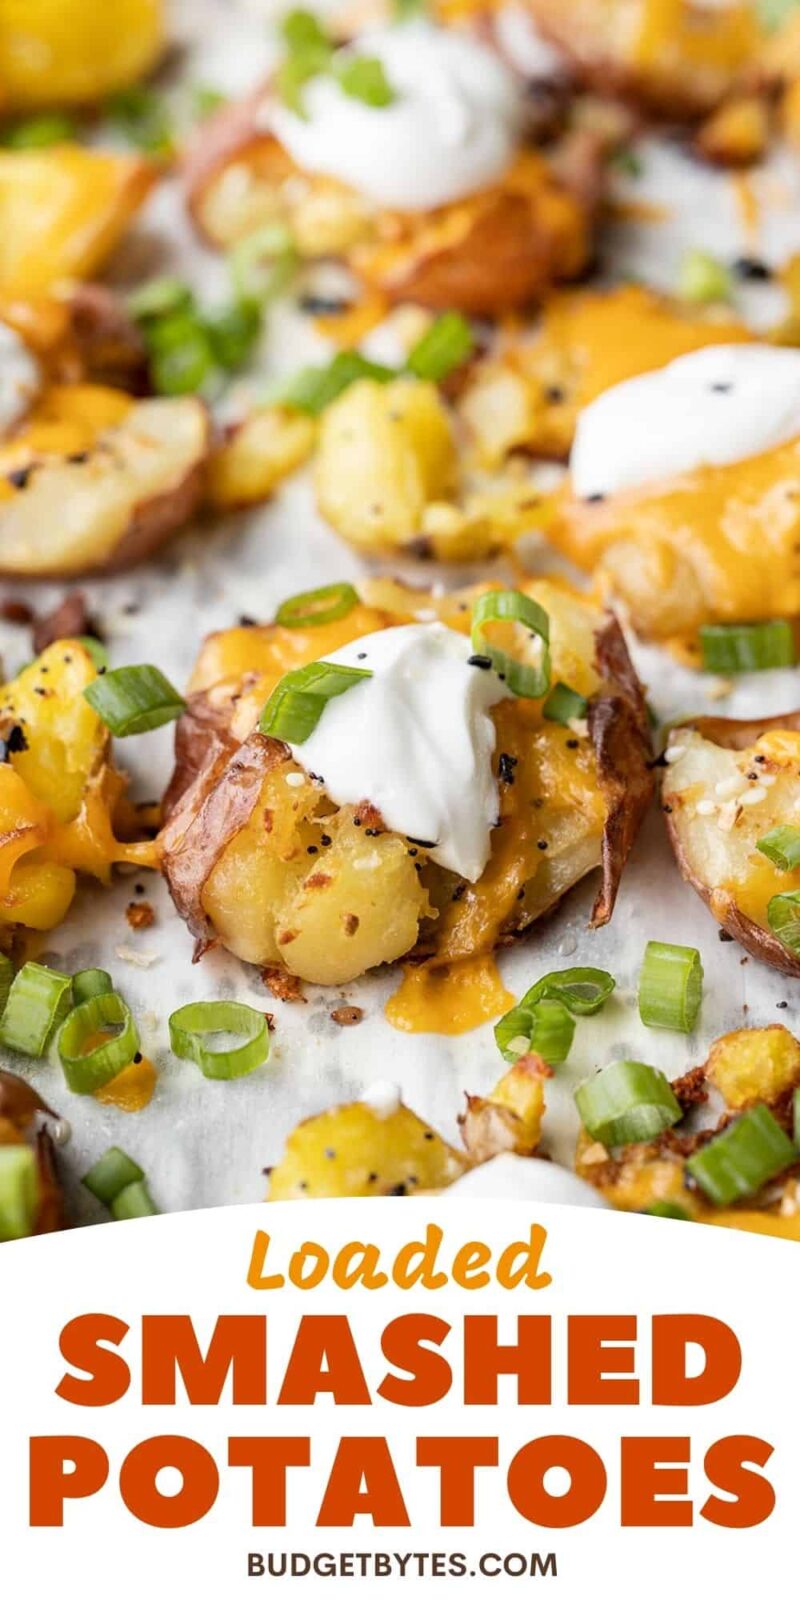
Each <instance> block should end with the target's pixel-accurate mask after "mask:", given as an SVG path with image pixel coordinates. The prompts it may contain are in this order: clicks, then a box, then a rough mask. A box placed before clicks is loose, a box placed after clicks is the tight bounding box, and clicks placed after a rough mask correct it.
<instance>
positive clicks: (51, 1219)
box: [0, 1071, 64, 1234]
mask: <svg viewBox="0 0 800 1600" xmlns="http://www.w3.org/2000/svg"><path fill="white" fill-rule="evenodd" d="M37 1115H38V1116H41V1117H42V1118H46V1117H55V1112H53V1111H51V1109H50V1107H49V1106H48V1105H47V1104H46V1102H45V1101H44V1100H42V1098H41V1096H40V1095H38V1094H37V1093H36V1090H35V1089H32V1088H31V1086H30V1084H28V1083H26V1082H25V1080H24V1078H18V1077H17V1076H16V1075H15V1074H14V1073H13V1072H2V1071H0V1144H3V1143H7V1142H9V1141H8V1140H7V1139H6V1140H4V1139H3V1126H2V1125H3V1123H4V1122H5V1123H6V1124H8V1125H10V1127H11V1128H12V1129H13V1130H14V1132H15V1133H16V1134H19V1135H22V1136H27V1137H28V1139H29V1142H31V1143H32V1144H33V1148H34V1151H35V1153H36V1160H37V1165H38V1168H39V1212H38V1216H37V1218H36V1227H35V1230H34V1231H35V1232H36V1233H37V1234H40V1233H56V1232H58V1230H59V1229H60V1228H63V1227H64V1201H63V1195H62V1192H61V1185H60V1183H59V1180H58V1173H57V1170H56V1154H55V1146H54V1144H53V1141H52V1139H51V1137H50V1134H49V1133H48V1131H47V1128H46V1127H44V1126H42V1127H40V1128H38V1129H37V1130H36V1131H35V1132H33V1137H32V1139H31V1133H32V1124H33V1122H34V1120H35V1118H36V1117H37ZM14 1142H16V1141H14Z"/></svg>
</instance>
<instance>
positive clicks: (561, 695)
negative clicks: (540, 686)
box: [542, 683, 589, 728]
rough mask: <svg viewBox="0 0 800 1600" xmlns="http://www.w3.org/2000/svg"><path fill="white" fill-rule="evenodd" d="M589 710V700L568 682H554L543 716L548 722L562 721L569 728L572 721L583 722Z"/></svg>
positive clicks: (544, 706) (543, 709)
mask: <svg viewBox="0 0 800 1600" xmlns="http://www.w3.org/2000/svg"><path fill="white" fill-rule="evenodd" d="M588 710H589V702H588V700H586V699H584V696H583V695H582V694H578V693H577V692H576V690H575V689H570V688H569V686H568V685H567V684H566V683H554V684H553V687H552V689H551V690H550V693H549V695H548V696H547V699H546V700H545V703H544V705H543V706H542V716H543V717H545V718H546V719H547V721H548V722H560V723H561V725H562V727H564V728H568V727H569V724H570V723H571V722H582V721H583V720H584V718H585V716H586V714H587V712H588Z"/></svg>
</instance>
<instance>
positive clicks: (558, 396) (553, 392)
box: [544, 383, 566, 406]
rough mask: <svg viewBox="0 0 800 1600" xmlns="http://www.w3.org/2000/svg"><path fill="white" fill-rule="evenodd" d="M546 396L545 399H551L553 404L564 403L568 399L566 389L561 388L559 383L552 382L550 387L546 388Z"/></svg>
mask: <svg viewBox="0 0 800 1600" xmlns="http://www.w3.org/2000/svg"><path fill="white" fill-rule="evenodd" d="M544 397H545V400H547V401H549V403H550V405H551V406H560V405H563V404H564V401H565V400H566V395H565V393H564V390H563V389H562V388H560V386H559V385H558V384H557V383H551V384H550V387H549V388H547V389H545V391H544Z"/></svg>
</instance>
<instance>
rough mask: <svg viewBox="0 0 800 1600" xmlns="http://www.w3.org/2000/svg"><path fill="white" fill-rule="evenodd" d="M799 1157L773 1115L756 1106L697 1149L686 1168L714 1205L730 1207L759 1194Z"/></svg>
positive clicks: (763, 1107) (766, 1109)
mask: <svg viewBox="0 0 800 1600" xmlns="http://www.w3.org/2000/svg"><path fill="white" fill-rule="evenodd" d="M797 1158H798V1157H797V1150H796V1148H795V1146H794V1145H793V1144H792V1141H791V1139H790V1138H789V1137H788V1135H787V1134H785V1133H784V1131H783V1128H782V1127H781V1125H780V1123H779V1122H777V1121H776V1119H775V1117H774V1116H773V1115H772V1112H771V1111H770V1110H769V1109H768V1108H767V1106H764V1105H757V1106H753V1107H752V1108H751V1109H750V1110H749V1111H745V1112H744V1113H743V1115H742V1116H741V1117H737V1119H736V1121H735V1122H732V1123H731V1124H730V1126H729V1127H727V1128H725V1129H724V1130H723V1132H722V1133H719V1134H717V1136H716V1138H715V1139H712V1140H711V1141H710V1143H709V1144H706V1145H703V1147H702V1149H700V1150H696V1151H695V1153H694V1155H693V1156H690V1157H689V1159H688V1161H687V1163H686V1167H687V1171H688V1172H689V1173H691V1176H692V1177H693V1178H694V1180H695V1182H696V1183H697V1184H698V1185H699V1187H700V1188H701V1189H702V1191H703V1193H704V1194H705V1195H707V1196H708V1198H709V1200H711V1201H712V1202H713V1204H714V1205H715V1206H729V1205H733V1203H734V1202H735V1201H736V1200H746V1199H747V1198H748V1197H749V1196H750V1195H754V1194H757V1193H758V1190H759V1189H761V1188H763V1186H764V1184H765V1183H768V1182H769V1180H770V1179H771V1178H775V1177H777V1175H778V1173H779V1172H783V1170H784V1168H786V1167H789V1166H791V1165H792V1163H793V1162H794V1161H796V1160H797Z"/></svg>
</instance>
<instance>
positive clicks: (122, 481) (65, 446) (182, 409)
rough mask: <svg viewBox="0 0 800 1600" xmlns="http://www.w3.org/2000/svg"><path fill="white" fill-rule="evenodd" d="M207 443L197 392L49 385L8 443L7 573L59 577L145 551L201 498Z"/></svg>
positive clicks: (103, 567) (4, 469)
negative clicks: (149, 394)
mask: <svg viewBox="0 0 800 1600" xmlns="http://www.w3.org/2000/svg"><path fill="white" fill-rule="evenodd" d="M208 442H209V421H208V416H207V413H206V409H205V407H204V406H203V405H202V403H201V402H200V401H199V400H195V399H194V398H186V399H179V400H143V401H140V402H138V403H135V402H133V401H132V400H130V398H129V397H128V396H127V395H124V394H122V393H120V392H119V391H117V390H113V389H105V388H100V387H96V386H92V385H81V384H74V385H70V386H68V387H64V388H61V387H54V388H51V389H49V390H46V391H45V393H44V395H43V397H42V399H41V400H40V401H39V403H38V404H37V405H36V406H35V407H34V408H33V411H32V412H31V414H30V416H29V417H28V419H27V421H26V423H25V425H24V426H23V427H22V428H21V429H20V430H19V431H18V432H17V433H16V434H15V435H14V436H13V438H11V439H10V440H9V441H8V442H7V443H6V444H5V445H3V446H2V447H0V572H2V573H7V574H13V575H14V576H16V577H31V578H43V577H54V576H56V577H60V576H66V575H69V576H71V575H73V574H76V573H85V572H96V571H110V570H114V569H115V568H118V567H123V566H130V565H132V564H133V563H135V562H136V561H141V560H143V559H144V558H145V557H146V556H147V555H149V554H150V553H151V552H152V551H153V550H155V549H157V548H158V546H159V545H160V544H161V543H162V542H163V540H164V539H165V538H166V537H167V535H168V534H169V533H171V532H172V531H173V530H174V529H175V528H177V527H179V526H180V525H181V524H182V523H184V522H186V521H187V520H188V518H189V517H190V516H191V514H192V511H193V510H194V509H195V507H196V505H197V504H198V502H199V499H200V496H201V493H202V488H203V468H204V463H205V459H206V454H207V451H208Z"/></svg>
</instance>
